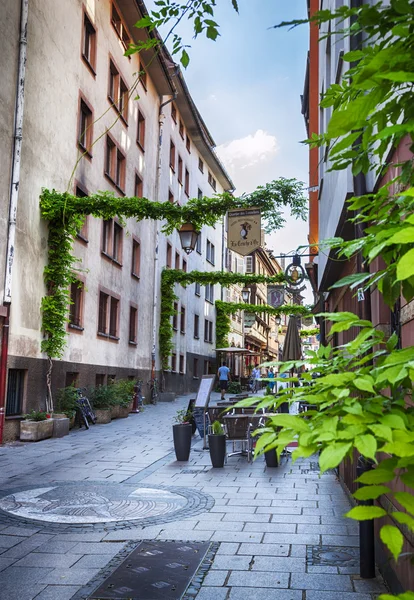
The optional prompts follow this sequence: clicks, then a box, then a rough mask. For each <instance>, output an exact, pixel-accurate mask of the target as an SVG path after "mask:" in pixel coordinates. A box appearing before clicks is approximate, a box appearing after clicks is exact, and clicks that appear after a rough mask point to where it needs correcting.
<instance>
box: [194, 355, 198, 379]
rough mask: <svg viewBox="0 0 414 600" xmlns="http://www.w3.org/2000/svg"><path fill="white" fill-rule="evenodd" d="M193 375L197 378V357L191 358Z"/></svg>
mask: <svg viewBox="0 0 414 600" xmlns="http://www.w3.org/2000/svg"><path fill="white" fill-rule="evenodd" d="M193 377H197V379H198V358H194V359H193Z"/></svg>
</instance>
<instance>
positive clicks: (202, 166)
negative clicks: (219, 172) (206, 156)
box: [198, 158, 204, 173]
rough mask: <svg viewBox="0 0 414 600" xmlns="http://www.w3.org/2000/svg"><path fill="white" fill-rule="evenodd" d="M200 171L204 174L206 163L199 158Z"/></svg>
mask: <svg viewBox="0 0 414 600" xmlns="http://www.w3.org/2000/svg"><path fill="white" fill-rule="evenodd" d="M198 169H199V170H200V171H201V172H202V173H204V163H203V161H202V160H201V158H199V159H198Z"/></svg>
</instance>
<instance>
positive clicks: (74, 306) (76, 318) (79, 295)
mask: <svg viewBox="0 0 414 600" xmlns="http://www.w3.org/2000/svg"><path fill="white" fill-rule="evenodd" d="M83 290H84V286H83V283H82V282H81V281H74V282H73V283H72V284H71V286H70V307H69V327H72V328H74V329H83V319H82V317H83V315H82V312H83V311H82V306H83Z"/></svg>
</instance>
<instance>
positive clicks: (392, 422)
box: [381, 415, 405, 429]
mask: <svg viewBox="0 0 414 600" xmlns="http://www.w3.org/2000/svg"><path fill="white" fill-rule="evenodd" d="M381 423H382V424H383V425H388V427H391V428H392V429H405V423H404V421H403V419H402V418H401V417H400V416H398V415H384V416H383V417H382V419H381Z"/></svg>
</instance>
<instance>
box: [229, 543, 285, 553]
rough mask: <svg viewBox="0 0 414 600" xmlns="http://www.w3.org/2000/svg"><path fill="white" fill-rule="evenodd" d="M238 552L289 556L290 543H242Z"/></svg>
mask: <svg viewBox="0 0 414 600" xmlns="http://www.w3.org/2000/svg"><path fill="white" fill-rule="evenodd" d="M237 554H249V555H255V556H288V555H289V545H288V544H254V543H253V544H249V543H244V544H241V545H240V548H239V550H238V552H237Z"/></svg>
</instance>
